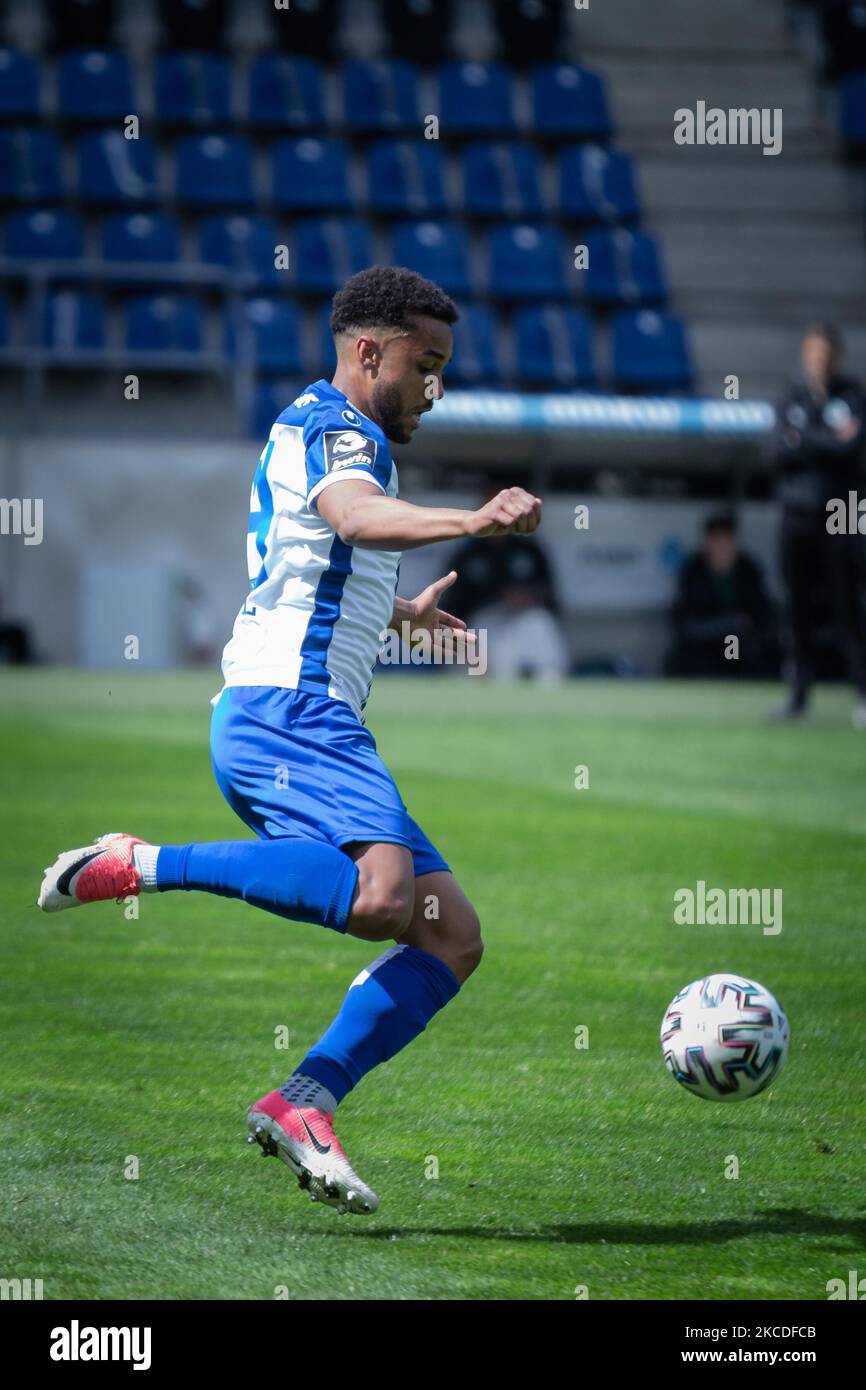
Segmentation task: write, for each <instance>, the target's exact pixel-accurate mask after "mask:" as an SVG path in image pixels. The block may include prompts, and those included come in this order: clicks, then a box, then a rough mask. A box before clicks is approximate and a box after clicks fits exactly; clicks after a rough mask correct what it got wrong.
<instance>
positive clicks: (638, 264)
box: [583, 227, 667, 304]
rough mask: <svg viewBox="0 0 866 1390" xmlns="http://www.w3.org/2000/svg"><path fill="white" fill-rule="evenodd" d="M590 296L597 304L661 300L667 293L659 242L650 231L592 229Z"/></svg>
mask: <svg viewBox="0 0 866 1390" xmlns="http://www.w3.org/2000/svg"><path fill="white" fill-rule="evenodd" d="M584 241H585V244H586V246H587V249H588V251H589V267H588V269H587V270H586V271H585V272H583V273H584V274H585V276H586V297H587V299H588V300H590V301H591V302H592V303H595V304H657V303H661V302H662V301H663V300H664V299H665V298H666V297H667V291H666V287H665V281H664V277H663V275H662V268H661V262H660V260H659V251H658V244H657V242H656V240H655V237H651V236H649V235H648V234H647V233H646V232H629V231H626V229H625V228H624V227H613V228H611V229H610V230H608V229H607V228H604V229H599V230H597V231H592V232H588V233H587V235H586V237H585V238H584Z"/></svg>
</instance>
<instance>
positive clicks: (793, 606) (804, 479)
mask: <svg viewBox="0 0 866 1390" xmlns="http://www.w3.org/2000/svg"><path fill="white" fill-rule="evenodd" d="M841 362H842V340H841V337H840V335H839V333H838V331H837V330H836V329H835V328H833V327H831V326H830V325H828V324H818V325H816V326H815V327H813V328H809V329H807V330H806V333H805V334H804V336H803V341H802V344H801V347H800V367H801V370H800V373H799V375H798V376H797V377H796V378H795V379H794V380H793V381H792V382H791V385H790V386H789V388H788V390H787V392H786V394H785V396H784V397H783V399H782V400H781V402H780V403H779V406H778V409H777V412H776V434H775V459H776V467H777V473H778V481H777V490H776V495H777V497H778V499H779V501H780V502H781V504H782V524H781V565H782V576H783V579H784V583H785V588H786V591H787V622H788V634H787V646H788V661H787V678H788V699H787V701H786V703H785V704H784V705H783V706H782V707H781V709H779V710H777V711H776V715H775V717H776V718H780V719H799V718H802V716H803V715H804V714H805V713H806V711H807V708H808V703H809V695H810V692H811V688H812V685H813V683H814V680H815V647H816V639H817V632H816V621H815V595H816V593H817V592H818V591H819V590H820V589H822V588H823V589H825V590H826V593H827V596H828V599H829V605H830V610H831V621H832V625H833V627H834V628H835V630H836V633H837V640H838V642H839V645H840V647H841V648H842V650H843V652H844V655H845V662H846V667H847V672H848V677H849V679H850V681H851V683H852V685H854V687H855V688H856V690H857V692H858V696H859V699H858V704H857V706H856V708H855V710H854V713H853V716H852V720H853V723H854V726H855V728H858V729H866V627H864V620H863V586H864V571H866V554H864V540H863V537H862V536H860V535H859V534H856V532H855V534H853V535H849V534H843V535H839V534H835V533H834V532H833V531H832V530H830V529H828V520H829V507H828V504H829V503H831V502H832V500H833V499H847V498H848V495H849V492H855V493H856V492H857V490H858V488H860V487H861V485H862V481H863V477H862V450H863V427H864V419H866V399H864V395H863V391H862V389H861V388H860V386H859V385H858V383H857V382H856V381H854V380H853V379H852V378H851V377H848V376H844V375H843V374H842V372H841V370H840V367H841Z"/></svg>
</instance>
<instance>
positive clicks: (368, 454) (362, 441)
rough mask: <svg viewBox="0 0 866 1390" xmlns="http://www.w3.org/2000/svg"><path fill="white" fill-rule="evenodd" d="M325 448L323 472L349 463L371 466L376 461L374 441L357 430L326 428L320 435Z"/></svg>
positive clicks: (356, 465)
mask: <svg viewBox="0 0 866 1390" xmlns="http://www.w3.org/2000/svg"><path fill="white" fill-rule="evenodd" d="M322 442H323V444H324V449H325V472H326V473H331V472H333V471H334V469H336V468H348V467H349V466H350V465H352V466H354V467H360V468H372V467H373V465H374V463H375V462H376V441H375V439H367V438H366V436H365V435H363V434H359V433H358V431H357V430H343V431H340V430H326V431H325V433H324V435H323V436H322Z"/></svg>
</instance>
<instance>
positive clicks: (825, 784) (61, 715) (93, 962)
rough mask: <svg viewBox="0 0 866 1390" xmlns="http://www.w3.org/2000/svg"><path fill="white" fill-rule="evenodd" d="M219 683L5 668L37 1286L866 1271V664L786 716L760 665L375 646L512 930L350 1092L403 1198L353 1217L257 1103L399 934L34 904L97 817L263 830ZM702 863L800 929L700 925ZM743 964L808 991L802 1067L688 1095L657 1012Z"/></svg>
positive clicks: (14, 1141)
mask: <svg viewBox="0 0 866 1390" xmlns="http://www.w3.org/2000/svg"><path fill="white" fill-rule="evenodd" d="M218 688H219V680H218V679H217V680H215V679H214V676H213V674H212V673H204V674H201V673H183V674H172V673H165V674H158V675H157V674H136V673H135V672H132V671H128V670H125V671H122V672H117V673H107V672H106V673H80V672H64V671H56V670H43V671H37V672H15V671H8V672H6V673H4V674H3V676H2V681H0V755H2V783H3V794H2V807H3V834H2V836H0V854H2V874H0V890H2V952H3V969H2V978H0V991H2V992H0V1003H2V1036H3V1056H2V1068H0V1070H2V1102H0V1122H2V1146H0V1172H2V1195H3V1201H2V1230H0V1248H2V1252H3V1257H2V1268H0V1275H2V1276H3V1277H5V1278H12V1277H18V1278H31V1279H34V1278H41V1279H42V1280H43V1281H44V1292H45V1297H46V1298H82V1297H83V1298H121V1299H144V1298H166V1299H184V1298H185V1299H204V1298H230V1299H261V1298H267V1299H272V1298H274V1297H275V1296H280V1293H281V1291H283V1290H285V1291H286V1293H287V1296H288V1297H290V1298H296V1299H304V1298H328V1299H365V1298H387V1299H415V1298H421V1299H444V1298H469V1299H479V1298H483V1299H499V1298H513V1297H517V1298H531V1299H573V1298H574V1297H575V1291H576V1290H577V1289H578V1288H580V1287H583V1286H585V1288H586V1290H587V1292H588V1296H589V1298H590V1299H603V1298H609V1299H640V1298H665V1299H681V1298H700V1299H714V1298H735V1299H751V1298H754V1299H772V1298H783V1299H791V1298H805V1299H824V1298H826V1287H825V1286H826V1283H827V1280H828V1279H831V1278H842V1279H845V1280H846V1281H847V1278H848V1271H849V1270H850V1269H853V1268H857V1267H858V1266H859V1269H860V1274H861V1275H863V1274H866V1250H864V1240H863V1237H864V1231H866V1199H864V1191H863V1185H862V1173H863V1159H864V1129H863V1111H864V1099H863V1098H864V1092H866V1085H864V1081H866V1062H864V1049H863V1000H864V997H866V991H864V928H866V924H864V912H863V898H864V880H866V857H864V848H866V790H864V788H866V776H864V773H866V741H864V738H863V736H858V735H857V734H855V733H854V732H853V731H852V729H851V727H850V725H849V723H848V710H849V708H850V704H851V700H850V696H849V695H848V694H847V693H846V692H844V691H833V690H828V691H823V692H821V695H820V698H819V700H818V702H817V707H816V715H815V718H814V719H813V721H812V722H811V723H810V724H807V725H804V726H802V727H795V728H789V727H770V726H768V725H767V723H766V722H765V714H766V711H767V710H768V708H770V706H771V705H772V704H773V703H774V702H775V701H776V700H777V699H778V691H777V690H774V689H772V688H771V687H769V686H765V687H737V688H728V687H725V688H723V687H721V686H719V685H711V684H708V685H696V686H685V685H681V686H674V685H666V684H659V685H649V684H647V685H644V684H639V683H633V684H624V683H623V684H617V683H598V684H597V683H582V684H574V685H569V686H567V687H561V688H555V689H538V688H532V687H526V686H520V687H499V688H493V687H491V686H490V685H488V684H486V683H485V682H481V681H476V680H474V679H472V678H470V677H463V678H459V679H458V678H455V679H453V680H449V679H447V678H446V679H444V680H439V679H437V680H432V681H424V680H423V679H415V678H412V677H392V676H390V675H388V676H384V677H381V678H380V680H379V683H378V688H377V692H376V694H375V696H374V700H373V702H372V706H371V713H370V721H369V722H370V725H371V728H372V729H373V731H374V733H375V735H376V737H377V740H378V744H379V749H380V751H381V752H382V754H383V755H384V757H385V759H386V761H387V762H388V764H389V766H390V767H391V769H392V771H393V772H394V774H395V776H396V778H397V780H398V783H399V785H400V787H401V790H402V792H403V796H404V799H405V800H406V802H407V804H408V806H409V808H410V810H411V811H412V813H413V814H414V815H415V816H416V817H417V819H418V820H419V821H420V822H421V823H422V825H423V826H424V827H425V829H426V830H427V831H428V833H429V834H430V835H431V837H432V838H433V840H434V841H435V842H436V843H437V844H438V845H439V846H440V848H441V849H442V850H443V852H444V854H445V855H446V857H447V858H448V859H449V860H450V862H451V864H452V866H453V868H454V870H455V872H456V873H457V875H458V877H459V879H460V880H461V882H462V883H463V885H464V887H465V888H466V890H467V892H468V893H469V895H470V897H471V898H472V899H473V901H474V902H475V904H476V906H477V908H478V910H479V913H480V916H481V919H482V925H483V929H484V935H485V939H486V943H487V951H486V954H485V958H484V960H483V962H482V965H481V967H480V969H479V970H478V972H477V973H476V974H475V975H474V976H473V977H472V978H471V979H470V980H469V982H468V983H467V984H466V986H465V987H464V989H463V990H462V991H461V993H460V995H459V996H458V997H457V999H456V1000H455V1001H454V1002H453V1003H452V1004H451V1005H450V1006H449V1007H448V1008H447V1009H446V1010H444V1011H443V1012H442V1013H440V1014H439V1015H438V1016H437V1018H436V1019H435V1020H434V1021H433V1023H432V1025H431V1026H430V1028H429V1029H428V1030H427V1032H426V1033H425V1034H423V1035H422V1036H421V1037H420V1038H419V1039H418V1040H417V1041H416V1042H415V1043H413V1044H412V1045H411V1046H410V1047H409V1048H408V1049H406V1050H405V1051H404V1052H403V1053H401V1054H400V1055H399V1056H398V1057H396V1058H394V1059H393V1060H392V1061H391V1062H390V1063H389V1064H388V1065H387V1066H386V1067H384V1068H381V1069H380V1070H378V1071H377V1072H374V1073H373V1074H372V1075H371V1076H369V1077H368V1078H367V1079H366V1080H365V1081H364V1083H363V1084H362V1085H361V1086H360V1087H359V1088H358V1090H357V1092H356V1093H355V1094H354V1095H352V1096H350V1097H349V1098H348V1100H347V1101H346V1103H345V1105H344V1106H343V1107H342V1108H341V1110H340V1112H339V1132H340V1136H341V1139H342V1140H343V1143H344V1144H345V1146H346V1149H347V1152H348V1154H349V1156H350V1158H352V1160H353V1161H354V1162H355V1163H356V1165H357V1166H358V1168H359V1170H360V1172H361V1173H362V1175H364V1176H365V1177H366V1178H367V1179H368V1181H370V1182H371V1184H372V1185H373V1187H374V1188H375V1189H376V1190H377V1191H378V1193H379V1195H380V1197H381V1207H380V1208H379V1211H378V1212H377V1213H376V1214H375V1215H374V1216H372V1217H370V1218H367V1219H365V1218H356V1217H352V1216H345V1217H338V1216H337V1215H336V1214H335V1213H333V1212H331V1211H327V1210H324V1209H323V1208H320V1207H317V1206H314V1205H312V1204H311V1203H310V1202H309V1201H308V1200H307V1199H306V1197H304V1196H303V1195H302V1194H301V1193H299V1191H298V1190H297V1187H296V1185H295V1183H294V1180H293V1179H292V1178H291V1176H290V1175H289V1173H288V1171H287V1170H286V1169H285V1168H284V1167H283V1166H282V1165H281V1164H279V1163H277V1162H268V1163H262V1162H260V1160H259V1158H258V1157H257V1155H256V1154H254V1152H253V1150H252V1149H248V1148H247V1145H246V1143H245V1124H244V1114H245V1110H246V1107H247V1106H248V1105H249V1104H250V1103H251V1102H252V1101H253V1100H255V1099H256V1098H257V1097H258V1096H260V1095H261V1094H262V1093H263V1092H265V1091H267V1090H270V1089H271V1088H272V1087H273V1086H275V1085H277V1084H279V1083H280V1082H281V1081H282V1080H284V1078H285V1077H286V1076H287V1075H288V1074H289V1072H290V1071H291V1070H292V1068H293V1067H294V1065H295V1063H296V1062H297V1060H298V1059H299V1058H300V1057H301V1056H302V1055H303V1052H304V1051H305V1049H306V1048H307V1047H308V1046H309V1044H310V1043H311V1042H312V1041H314V1040H315V1039H316V1038H317V1037H318V1036H319V1035H320V1033H321V1032H322V1031H323V1030H324V1028H325V1027H326V1026H327V1024H328V1023H329V1022H330V1020H331V1018H332V1016H333V1014H334V1012H335V1011H336V1009H337V1008H338V1006H339V1003H340V1000H341V999H342V997H343V994H344V992H345V989H346V987H347V986H348V984H349V982H350V981H351V979H352V978H353V976H354V974H355V973H356V972H357V971H358V970H359V969H360V968H361V967H362V966H363V965H365V964H366V963H368V962H369V960H370V959H371V958H372V956H373V955H375V954H377V953H378V948H376V947H375V946H373V947H371V946H370V945H365V944H364V943H363V942H358V941H354V940H351V939H349V938H343V937H340V936H338V935H336V934H334V933H331V932H327V931H322V930H321V929H319V928H316V927H312V926H305V925H300V924H294V923H289V922H284V921H281V920H279V919H278V918H275V917H268V916H267V915H265V914H264V913H260V912H256V911H255V910H254V909H253V908H250V907H247V906H246V905H244V904H243V903H237V902H230V901H227V900H225V899H220V898H213V897H209V896H207V895H204V894H171V895H168V894H167V895H165V896H163V897H158V898H156V897H152V896H149V897H144V898H142V899H141V900H140V904H141V911H140V918H139V920H138V921H135V920H126V918H125V916H124V909H123V908H122V907H119V906H117V905H115V904H113V903H112V904H99V905H96V906H93V907H89V908H84V909H79V910H76V911H74V912H67V913H62V914H59V915H57V916H46V915H44V914H42V913H40V912H38V911H37V909H36V908H35V906H34V902H35V898H36V894H37V891H38V885H39V880H40V877H41V872H42V868H43V865H45V864H47V863H49V862H50V861H51V860H52V859H53V858H54V856H55V854H56V853H57V852H58V851H59V850H61V849H67V848H71V847H73V846H75V845H78V844H85V843H87V842H88V841H89V840H90V839H91V837H92V836H93V835H95V834H98V833H101V832H104V831H108V830H118V829H123V830H129V831H131V832H133V833H135V834H139V835H142V836H144V837H145V838H147V839H150V840H153V841H155V842H157V843H181V842H185V841H187V840H195V839H198V840H208V839H235V838H246V837H248V835H249V832H248V831H247V830H246V828H245V827H244V826H243V825H241V823H240V822H239V821H237V820H236V819H235V817H234V816H233V815H232V813H231V811H230V810H229V808H228V807H227V806H226V805H225V803H224V802H223V800H222V798H221V796H220V794H219V791H218V789H217V787H216V784H215V783H214V781H213V778H212V773H211V768H210V762H209V754H208V743H207V739H208V722H209V717H210V707H209V704H208V700H209V697H210V696H211V695H212V694H213V693H214V691H215V690H216V689H218ZM579 764H585V765H586V766H587V767H588V769H589V787H588V788H587V789H585V790H580V791H578V790H575V787H574V769H575V767H576V766H577V765H579ZM698 879H704V880H705V881H706V882H707V884H708V885H711V886H722V887H771V888H776V887H777V888H781V889H782V890H783V902H784V918H783V930H782V932H781V934H780V935H778V936H765V935H763V934H762V933H761V930H760V928H759V927H754V926H751V927H750V926H739V927H727V928H723V927H712V926H703V927H701V926H693V927H685V926H676V925H674V921H673V894H674V891H675V889H676V888H678V887H687V886H694V884H695V883H696V881H697V880H698ZM718 970H736V971H740V972H743V973H745V974H747V975H753V976H754V977H756V978H757V979H758V980H760V981H762V982H763V983H764V984H765V985H767V986H768V987H769V988H770V989H772V990H773V991H774V992H775V993H776V994H777V995H778V997H779V999H780V1000H781V1002H782V1004H783V1006H784V1007H785V1008H786V1010H787V1012H788V1015H789V1018H790V1022H791V1031H792V1042H791V1052H790V1056H789V1060H788V1064H787V1067H786V1069H785V1071H784V1072H783V1074H782V1076H781V1077H780V1078H779V1080H778V1081H777V1082H776V1083H775V1084H774V1085H773V1087H772V1089H771V1090H770V1091H768V1092H767V1093H765V1094H764V1095H763V1096H760V1097H758V1098H756V1099H754V1100H752V1101H749V1102H747V1103H745V1104H740V1105H713V1104H707V1103H705V1102H703V1101H700V1100H697V1099H695V1098H693V1097H691V1096H688V1095H686V1094H685V1093H684V1092H683V1091H682V1090H681V1089H680V1088H679V1087H677V1086H676V1085H675V1084H674V1083H673V1081H672V1080H671V1079H670V1077H669V1076H668V1075H667V1073H666V1071H665V1069H664V1066H663V1063H662V1059H661V1054H660V1049H659V1043H658V1027H659V1022H660V1019H661V1015H662V1012H663V1010H664V1008H665V1006H666V1005H667V1004H668V1002H669V1001H670V999H671V997H672V996H673V994H674V993H675V992H676V990H677V989H679V988H680V987H681V986H683V985H684V984H686V983H687V982H688V981H690V980H692V979H695V978H697V977H699V976H700V975H703V974H706V973H710V972H713V971H718ZM579 1025H586V1026H587V1027H588V1029H589V1046H588V1048H587V1049H582V1050H578V1049H576V1048H575V1045H574V1043H575V1029H576V1028H577V1027H578V1026H579ZM280 1028H284V1029H286V1030H288V1034H289V1039H290V1042H289V1048H288V1050H281V1049H280V1048H279V1047H277V1046H276V1045H275V1039H276V1038H277V1036H278V1035H277V1031H276V1030H279V1029H280ZM730 1155H735V1156H736V1158H737V1160H738V1162H739V1177H738V1178H736V1179H731V1178H727V1177H726V1176H725V1172H726V1162H727V1160H728V1159H729V1156H730ZM136 1162H137V1174H138V1175H137V1177H134V1176H129V1174H131V1173H133V1172H134V1171H136V1170H135V1167H134V1163H136ZM436 1165H438V1177H435V1176H431V1174H432V1173H433V1172H434V1171H435V1168H436Z"/></svg>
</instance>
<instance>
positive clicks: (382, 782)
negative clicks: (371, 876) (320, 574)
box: [210, 685, 448, 878]
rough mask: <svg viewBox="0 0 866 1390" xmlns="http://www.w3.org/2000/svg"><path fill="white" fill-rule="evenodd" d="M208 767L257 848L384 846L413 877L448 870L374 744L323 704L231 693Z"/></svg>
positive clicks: (235, 689)
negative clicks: (296, 843)
mask: <svg viewBox="0 0 866 1390" xmlns="http://www.w3.org/2000/svg"><path fill="white" fill-rule="evenodd" d="M210 751H211V762H212V763H213V769H214V773H215V774H216V779H217V783H218V784H219V789H220V791H221V792H222V794H223V796H224V797H225V799H226V801H227V802H228V803H229V805H230V806H231V808H232V810H233V811H235V812H236V814H237V815H239V816H240V818H241V820H242V821H244V823H245V824H246V825H248V826H249V827H250V829H251V830H254V831H255V833H256V834H257V835H258V836H259V838H260V839H262V840H271V839H276V838H283V837H287V836H288V837H297V838H299V839H307V840H319V841H321V842H324V843H325V844H331V845H334V846H335V847H336V848H337V849H341V848H342V846H343V845H347V844H350V843H351V842H352V841H367V842H372V841H387V842H389V843H392V844H396V845H405V846H406V848H407V849H409V850H411V851H412V857H413V859H414V861H415V876H416V878H417V877H418V875H419V874H429V873H433V872H434V870H437V869H445V870H446V871H447V870H448V865H447V864H446V862H445V860H444V859H443V858H442V856H441V854H440V853H439V851H438V850H437V849H435V848H434V846H433V845H432V844H431V843H430V841H429V840H428V839H427V836H426V835H425V834H424V832H423V830H422V829H421V828H420V826H418V825H417V824H416V823H415V821H414V820H412V817H411V816H410V815H409V813H408V811H407V810H406V807H405V806H404V805H403V801H402V798H401V796H400V793H399V791H398V790H397V786H396V783H395V782H394V779H393V777H392V776H391V774H390V772H389V771H388V769H387V768H386V766H385V764H384V763H383V762H382V759H381V758H380V757H379V754H378V753H377V752H376V744H375V742H374V740H373V735H372V734H371V733H370V732H369V730H368V729H367V728H365V726H364V725H363V724H362V723H361V722H360V720H359V719H358V718H357V716H356V715H355V714H354V712H353V711H352V709H351V707H350V706H349V705H347V704H345V703H344V702H343V701H341V700H332V699H331V698H330V696H327V695H312V694H308V693H307V691H304V690H285V689H283V688H282V687H280V686H273V685H240V686H227V687H226V689H224V690H223V691H222V693H221V694H220V696H219V699H218V700H217V702H216V704H215V705H214V709H213V715H212V717H211V735H210Z"/></svg>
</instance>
